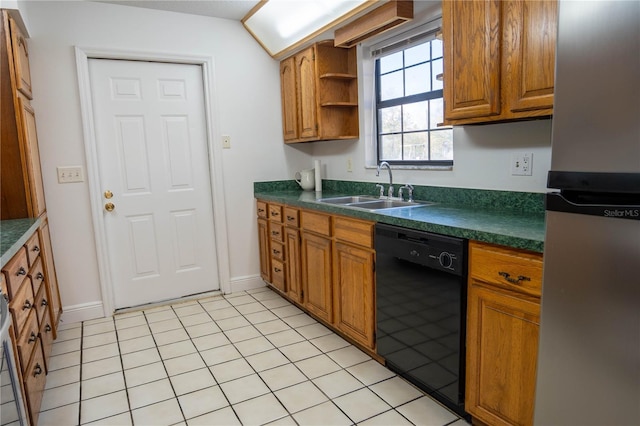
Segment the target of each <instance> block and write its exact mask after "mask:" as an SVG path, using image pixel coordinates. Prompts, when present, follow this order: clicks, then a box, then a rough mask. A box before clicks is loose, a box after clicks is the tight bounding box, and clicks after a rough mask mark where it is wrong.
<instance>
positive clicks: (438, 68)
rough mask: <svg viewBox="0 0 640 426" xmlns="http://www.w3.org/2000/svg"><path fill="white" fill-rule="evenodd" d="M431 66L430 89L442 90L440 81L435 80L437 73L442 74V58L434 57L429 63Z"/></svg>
mask: <svg viewBox="0 0 640 426" xmlns="http://www.w3.org/2000/svg"><path fill="white" fill-rule="evenodd" d="M431 64H432V65H431V66H432V67H433V75H432V79H433V88H432V89H431V90H442V81H441V80H436V77H437V75H438V74H442V59H436V60H435V61H433V62H432V63H431Z"/></svg>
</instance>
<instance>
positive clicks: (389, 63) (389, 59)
mask: <svg viewBox="0 0 640 426" xmlns="http://www.w3.org/2000/svg"><path fill="white" fill-rule="evenodd" d="M400 68H402V52H397V53H394V54H393V55H389V56H384V57H382V58H380V74H385V73H388V72H389V71H395V70H399V69H400Z"/></svg>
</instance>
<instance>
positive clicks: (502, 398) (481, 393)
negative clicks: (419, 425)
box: [465, 241, 542, 426]
mask: <svg viewBox="0 0 640 426" xmlns="http://www.w3.org/2000/svg"><path fill="white" fill-rule="evenodd" d="M541 286H542V255H540V254H539V253H530V252H525V251H520V250H515V249H510V248H505V247H500V246H495V245H491V244H485V243H479V242H475V241H471V242H469V287H468V301H467V370H466V394H465V410H466V411H467V412H468V413H469V414H471V415H472V416H473V417H474V419H477V420H480V421H481V422H482V423H485V424H489V425H505V426H506V425H531V424H533V410H534V401H535V384H536V366H537V355H538V335H539V324H540V294H541Z"/></svg>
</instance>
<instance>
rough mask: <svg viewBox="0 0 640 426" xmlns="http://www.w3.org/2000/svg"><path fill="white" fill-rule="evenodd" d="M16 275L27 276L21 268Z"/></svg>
mask: <svg viewBox="0 0 640 426" xmlns="http://www.w3.org/2000/svg"><path fill="white" fill-rule="evenodd" d="M16 275H27V271H26V270H25V269H24V268H23V267H22V266H21V267H20V269H18V272H16Z"/></svg>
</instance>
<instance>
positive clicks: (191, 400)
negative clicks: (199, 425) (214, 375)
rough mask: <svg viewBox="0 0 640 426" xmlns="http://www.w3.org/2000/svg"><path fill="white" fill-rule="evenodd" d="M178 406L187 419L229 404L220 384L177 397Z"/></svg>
mask: <svg viewBox="0 0 640 426" xmlns="http://www.w3.org/2000/svg"><path fill="white" fill-rule="evenodd" d="M178 400H179V401H180V407H182V411H183V412H184V416H185V418H187V419H191V418H194V417H198V416H201V415H203V414H205V413H209V412H211V411H215V410H218V409H220V408H222V407H226V406H228V405H229V403H228V402H227V399H226V398H225V397H224V395H223V393H222V391H221V390H220V386H212V387H210V388H206V389H201V390H198V391H195V392H192V393H188V394H186V395H181V396H179V397H178Z"/></svg>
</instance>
